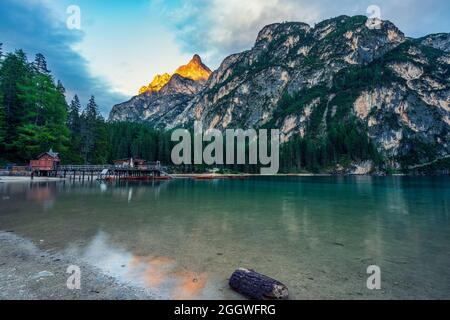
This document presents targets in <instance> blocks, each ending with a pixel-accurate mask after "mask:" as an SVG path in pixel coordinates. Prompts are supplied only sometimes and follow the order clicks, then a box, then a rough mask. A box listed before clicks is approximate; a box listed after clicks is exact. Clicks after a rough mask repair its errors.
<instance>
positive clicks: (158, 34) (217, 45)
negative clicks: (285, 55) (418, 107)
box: [0, 0, 450, 115]
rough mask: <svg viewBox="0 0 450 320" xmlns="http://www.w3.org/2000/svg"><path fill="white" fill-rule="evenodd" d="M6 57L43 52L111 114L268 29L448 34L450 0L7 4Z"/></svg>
mask: <svg viewBox="0 0 450 320" xmlns="http://www.w3.org/2000/svg"><path fill="white" fill-rule="evenodd" d="M0 2H1V4H0V42H3V43H4V51H11V50H14V49H18V48H22V49H24V50H25V51H26V52H27V53H28V55H29V57H30V59H32V58H33V56H34V54H36V53H37V52H40V53H43V54H44V55H45V56H46V57H47V60H48V64H49V68H50V69H51V70H52V72H53V74H54V75H55V76H56V78H58V79H61V80H62V82H63V83H64V84H65V86H66V88H67V89H68V98H69V99H70V98H71V97H72V95H73V94H74V93H78V94H79V96H80V97H81V99H82V101H83V103H86V102H87V99H88V97H89V96H90V95H91V94H94V95H95V96H96V98H97V101H98V103H99V105H100V106H101V110H102V111H103V112H104V113H105V115H107V113H108V111H109V110H110V109H111V107H112V106H113V105H114V104H116V103H119V102H123V101H125V100H126V99H128V98H130V97H131V96H133V95H134V94H135V93H136V92H137V91H138V89H139V88H140V86H142V85H144V84H147V83H148V82H149V81H150V80H151V79H152V78H153V76H154V75H155V74H157V73H163V72H173V71H174V70H175V69H176V68H177V67H178V66H179V65H181V64H185V63H186V62H187V61H188V60H189V59H190V58H191V57H192V55H193V54H195V53H198V54H200V55H201V56H202V58H203V60H204V61H205V63H206V64H208V65H209V66H210V67H211V68H212V69H214V68H217V67H218V65H219V64H220V62H221V61H222V60H223V58H225V57H226V56H227V55H229V54H232V53H235V52H239V51H242V50H246V49H249V48H250V47H251V46H252V44H253V42H254V40H255V38H256V35H257V33H258V31H259V30H260V29H261V28H262V27H263V26H264V25H266V24H269V23H273V22H280V21H302V22H307V23H309V24H311V25H314V23H317V22H320V21H321V20H323V19H326V18H330V17H334V16H338V15H341V14H346V15H356V14H361V15H369V16H370V15H371V14H372V13H373V12H372V13H371V12H367V11H368V8H369V7H370V6H372V5H375V6H377V7H378V8H379V9H380V15H381V18H382V19H385V20H391V21H392V22H394V23H395V24H396V25H397V26H398V27H399V28H400V29H401V30H402V31H403V32H405V34H406V35H407V36H410V37H420V36H423V35H426V34H429V33H437V32H450V1H448V0H428V1H423V0H397V1H392V0H378V1H376V0H368V1H366V0H340V1H335V0H315V1H310V0H246V1H242V0H128V1H122V0H97V1H92V0H58V1H56V0H0ZM71 5H76V6H78V7H79V8H80V12H81V20H80V21H81V26H80V27H81V29H79V30H77V29H68V28H67V23H66V22H67V19H68V18H70V16H71V15H70V14H68V13H67V8H68V7H69V6H71Z"/></svg>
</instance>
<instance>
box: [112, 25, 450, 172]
mask: <svg viewBox="0 0 450 320" xmlns="http://www.w3.org/2000/svg"><path fill="white" fill-rule="evenodd" d="M371 22H373V21H368V19H367V18H366V17H363V16H356V17H347V16H341V17H337V18H334V19H330V20H326V21H323V22H321V23H319V24H317V25H316V26H315V27H311V26H309V25H307V24H304V23H280V24H273V25H269V26H266V27H265V28H264V29H263V30H261V32H260V33H259V35H258V37H257V40H256V43H255V45H254V47H253V48H252V49H251V50H248V51H245V52H242V53H238V54H234V55H231V56H229V57H227V58H226V59H225V60H224V61H223V63H222V64H221V65H220V67H219V68H218V69H217V70H216V71H214V72H213V73H212V74H211V76H210V77H209V78H208V80H207V81H206V82H205V83H204V84H202V83H198V82H192V81H191V82H190V83H189V84H185V83H183V84H181V83H178V84H177V85H174V90H173V91H172V90H168V89H167V90H164V88H163V89H162V90H161V92H158V93H157V94H155V96H153V93H152V94H144V95H141V96H138V97H135V98H133V99H132V100H131V101H130V102H128V103H125V104H122V105H118V106H115V107H114V108H113V111H112V113H111V120H134V121H148V122H149V123H151V124H154V125H157V126H160V127H163V128H167V129H170V128H174V127H177V126H186V125H190V124H191V122H192V121H194V120H201V121H202V122H203V125H204V126H205V127H206V128H219V129H224V128H228V127H240V128H249V127H262V126H269V127H276V128H280V129H281V131H282V141H283V142H287V141H290V140H291V139H292V138H294V137H298V136H300V137H308V136H310V137H314V138H315V139H319V138H320V137H322V136H326V135H327V134H328V132H329V130H330V128H332V127H333V126H334V125H335V124H339V123H346V122H348V121H357V122H358V123H359V125H360V127H361V130H362V131H361V132H362V133H361V134H365V135H367V136H368V137H370V139H371V140H372V141H373V143H374V144H375V146H376V147H377V149H378V150H379V151H380V153H382V154H383V155H384V156H385V157H386V158H387V159H388V161H389V162H390V164H391V165H392V166H394V167H398V166H399V165H400V163H403V164H404V163H407V164H408V165H411V166H412V165H420V164H422V163H429V162H433V161H437V160H439V159H446V158H448V155H449V152H450V145H449V143H450V109H449V101H450V88H449V81H450V71H449V63H450V54H449V46H450V41H449V39H450V37H449V34H436V35H430V36H427V37H424V38H421V39H408V38H406V37H405V36H404V34H403V33H402V32H401V31H400V30H398V29H397V28H396V27H395V25H393V24H392V23H390V22H388V21H379V22H378V23H377V24H376V27H375V28H371V27H370V26H371ZM372 25H373V24H372ZM178 82H184V80H182V81H181V80H180V81H178ZM181 88H183V89H181ZM178 92H180V93H178ZM143 106H144V107H143Z"/></svg>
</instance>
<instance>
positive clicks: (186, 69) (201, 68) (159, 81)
mask: <svg viewBox="0 0 450 320" xmlns="http://www.w3.org/2000/svg"><path fill="white" fill-rule="evenodd" d="M211 73H212V71H211V70H210V69H209V68H208V67H207V66H206V65H205V64H204V63H203V62H202V59H201V58H200V56H199V55H198V54H195V55H194V56H193V57H192V59H191V60H190V61H189V63H188V64H186V65H183V66H181V67H179V68H178V69H177V70H175V72H174V73H173V74H168V73H164V74H162V75H156V76H155V78H154V79H153V81H152V82H151V83H150V84H149V85H148V86H143V87H141V89H140V90H139V94H145V93H147V94H149V93H154V92H159V91H161V90H162V89H163V88H164V87H165V86H166V85H167V84H168V83H169V82H170V80H171V79H172V77H173V76H174V75H178V76H181V77H183V78H186V79H190V80H193V81H199V82H204V81H206V80H208V78H209V76H210V75H211ZM177 80H178V79H177Z"/></svg>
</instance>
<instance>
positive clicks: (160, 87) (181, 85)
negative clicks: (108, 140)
mask: <svg viewBox="0 0 450 320" xmlns="http://www.w3.org/2000/svg"><path fill="white" fill-rule="evenodd" d="M211 73H212V71H211V70H210V69H209V68H208V67H207V66H206V65H205V64H203V62H202V60H201V58H200V56H198V55H194V57H193V58H192V59H191V61H189V63H188V64H186V65H184V66H181V67H179V68H178V69H177V70H176V71H175V72H174V73H173V74H172V75H170V74H168V73H165V74H163V75H157V76H155V78H154V79H153V81H152V82H151V83H150V84H149V85H148V86H143V87H142V88H141V89H140V90H139V95H137V96H135V97H133V98H132V99H131V100H129V101H127V102H124V103H121V104H118V105H116V106H114V107H113V109H112V110H111V113H110V117H109V118H110V120H112V121H137V122H138V121H147V122H149V123H151V124H152V125H154V126H159V127H161V126H163V127H164V126H166V125H167V123H170V122H172V121H174V119H175V117H177V116H179V114H180V112H182V110H184V109H185V108H186V106H187V104H188V102H189V101H191V100H192V98H193V97H195V95H196V94H197V93H199V92H200V91H201V90H202V89H203V87H204V84H205V82H206V81H207V80H208V78H209V76H210V75H211Z"/></svg>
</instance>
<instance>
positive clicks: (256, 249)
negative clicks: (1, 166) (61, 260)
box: [0, 177, 450, 299]
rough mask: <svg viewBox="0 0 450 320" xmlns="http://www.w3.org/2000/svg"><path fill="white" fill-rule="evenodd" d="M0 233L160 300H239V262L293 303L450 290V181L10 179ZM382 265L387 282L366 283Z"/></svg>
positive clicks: (449, 293) (2, 191)
mask: <svg viewBox="0 0 450 320" xmlns="http://www.w3.org/2000/svg"><path fill="white" fill-rule="evenodd" d="M0 230H14V232H15V233H16V234H18V235H20V236H24V237H27V238H29V239H31V240H33V241H34V242H35V243H36V244H38V245H39V246H40V247H41V248H44V249H48V250H57V251H61V252H67V253H70V254H73V255H75V256H77V257H81V258H82V259H83V260H84V261H86V262H87V263H90V264H92V265H94V266H97V267H99V268H101V269H102V270H104V271H105V272H106V273H108V274H109V275H112V276H114V277H116V278H117V279H119V280H121V281H123V282H126V283H129V284H132V285H136V286H141V287H146V288H150V289H152V290H154V291H155V292H156V293H157V294H158V295H159V296H161V298H172V299H203V298H210V299H222V298H233V299H234V298H239V296H238V295H236V294H235V293H233V292H232V291H231V290H229V288H228V284H227V279H228V278H229V276H230V275H231V273H232V272H233V271H234V270H235V269H236V268H238V267H247V268H252V269H255V270H256V271H258V272H261V273H264V274H267V275H269V276H272V277H274V278H276V279H278V280H280V281H282V282H284V283H285V284H286V285H287V286H288V287H289V289H290V292H291V297H292V298H293V299H317V298H349V299H361V298H362V299H365V298H377V299H380V298H381V299H389V298H450V179H449V178H446V177H441V178H411V177H383V178H382V177H277V178H266V177H257V178H251V179H249V180H217V181H193V180H174V181H166V182H160V183H154V184H153V183H120V184H115V183H114V184H100V183H97V182H94V183H84V184H81V183H75V184H74V183H70V182H57V183H55V182H44V183H32V184H30V183H10V184H9V183H3V184H0ZM373 264H375V265H378V266H380V268H381V273H382V289H381V290H379V291H371V290H368V289H367V288H366V279H367V277H368V275H367V274H366V269H367V267H368V266H369V265H373Z"/></svg>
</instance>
